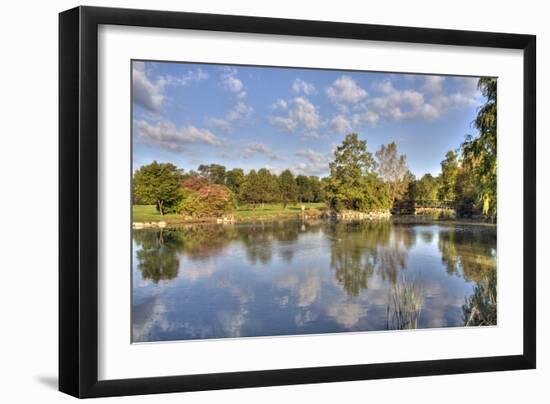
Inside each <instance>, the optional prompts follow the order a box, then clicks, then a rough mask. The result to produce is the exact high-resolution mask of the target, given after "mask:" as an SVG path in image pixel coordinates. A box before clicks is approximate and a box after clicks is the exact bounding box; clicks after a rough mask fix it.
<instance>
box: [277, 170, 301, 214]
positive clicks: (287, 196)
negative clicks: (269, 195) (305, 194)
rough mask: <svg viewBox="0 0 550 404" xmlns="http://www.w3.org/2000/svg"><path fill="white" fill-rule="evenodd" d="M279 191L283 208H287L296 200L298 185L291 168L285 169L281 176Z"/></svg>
mask: <svg viewBox="0 0 550 404" xmlns="http://www.w3.org/2000/svg"><path fill="white" fill-rule="evenodd" d="M279 192H280V199H281V202H282V203H283V208H286V205H288V204H289V203H291V202H296V199H297V197H298V187H297V186H296V180H295V179H294V175H292V173H291V172H290V170H285V171H283V172H282V173H281V175H280V176H279Z"/></svg>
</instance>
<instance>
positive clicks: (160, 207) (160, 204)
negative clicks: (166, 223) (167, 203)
mask: <svg viewBox="0 0 550 404" xmlns="http://www.w3.org/2000/svg"><path fill="white" fill-rule="evenodd" d="M162 203H163V201H160V200H159V201H157V205H158V207H159V212H160V215H161V216H164V212H163V210H162Z"/></svg>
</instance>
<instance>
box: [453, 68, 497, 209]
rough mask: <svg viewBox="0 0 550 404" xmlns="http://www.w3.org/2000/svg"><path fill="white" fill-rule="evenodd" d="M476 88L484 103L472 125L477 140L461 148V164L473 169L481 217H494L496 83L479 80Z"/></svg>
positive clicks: (495, 188)
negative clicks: (476, 132) (465, 162)
mask: <svg viewBox="0 0 550 404" xmlns="http://www.w3.org/2000/svg"><path fill="white" fill-rule="evenodd" d="M478 88H479V89H480V91H481V93H482V94H483V95H484V96H485V98H486V102H485V103H484V104H483V105H482V106H481V107H480V108H479V111H478V114H477V117H476V119H475V121H474V126H475V128H476V129H477V130H478V131H479V136H478V137H476V138H474V137H472V136H467V137H466V141H465V142H464V143H463V144H462V154H463V155H464V160H465V161H467V162H468V163H469V164H470V165H471V167H473V168H474V170H473V174H474V178H475V181H476V186H477V191H478V200H479V203H480V204H481V208H482V212H483V214H484V215H488V216H495V215H496V209H497V80H496V79H494V78H481V79H479V82H478Z"/></svg>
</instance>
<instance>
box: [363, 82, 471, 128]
mask: <svg viewBox="0 0 550 404" xmlns="http://www.w3.org/2000/svg"><path fill="white" fill-rule="evenodd" d="M420 79H422V80H423V82H422V84H421V86H420V90H421V91H418V90H413V89H405V90H398V89H396V88H394V87H393V85H392V84H391V82H389V81H387V80H386V81H383V82H380V83H375V84H374V85H373V88H375V89H376V90H377V91H378V92H380V93H381V94H380V95H379V96H377V97H374V98H371V99H369V100H368V102H365V103H363V104H364V105H363V107H364V108H365V109H366V110H368V111H370V117H368V116H364V119H365V121H367V120H370V121H371V122H374V123H375V122H377V121H378V120H379V119H380V118H385V119H389V120H393V121H403V120H427V121H430V120H435V119H438V118H440V117H441V116H442V115H443V114H444V113H446V112H447V111H448V110H450V109H453V108H457V107H462V106H475V105H478V104H479V92H477V90H476V89H475V88H474V87H475V84H476V83H477V79H475V78H467V77H460V78H459V77H457V78H455V81H456V83H457V86H456V87H457V91H455V92H450V93H449V92H447V93H446V92H445V87H444V83H445V80H446V78H445V77H443V76H411V80H410V81H412V82H418V80H420ZM367 118H368V119H367Z"/></svg>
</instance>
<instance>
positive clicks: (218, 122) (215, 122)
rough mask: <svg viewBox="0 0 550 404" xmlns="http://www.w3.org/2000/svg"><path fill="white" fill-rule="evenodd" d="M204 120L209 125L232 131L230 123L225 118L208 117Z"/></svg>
mask: <svg viewBox="0 0 550 404" xmlns="http://www.w3.org/2000/svg"><path fill="white" fill-rule="evenodd" d="M204 122H205V123H206V125H208V126H212V127H214V128H217V129H220V130H223V131H225V132H231V125H230V123H229V122H228V121H227V120H225V119H223V118H212V117H207V118H205V120H204Z"/></svg>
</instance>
